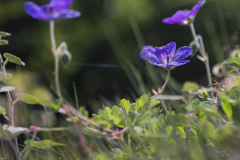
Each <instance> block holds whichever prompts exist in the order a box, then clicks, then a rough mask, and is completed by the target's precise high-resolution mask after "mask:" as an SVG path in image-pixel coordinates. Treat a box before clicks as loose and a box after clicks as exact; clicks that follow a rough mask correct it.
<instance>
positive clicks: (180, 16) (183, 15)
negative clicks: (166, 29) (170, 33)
mask: <svg viewBox="0 0 240 160" xmlns="http://www.w3.org/2000/svg"><path fill="white" fill-rule="evenodd" d="M205 2H206V1H205V0H204V1H199V2H198V3H197V4H196V5H195V6H194V7H193V8H192V10H191V11H188V10H185V11H183V10H179V11H177V12H176V13H175V14H174V15H173V16H172V17H169V18H165V19H163V23H169V24H176V23H180V24H188V23H189V22H192V21H193V20H194V18H195V16H196V14H197V12H198V11H199V9H200V8H201V7H202V6H203V5H204V3H205Z"/></svg>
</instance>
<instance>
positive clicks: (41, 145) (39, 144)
mask: <svg viewBox="0 0 240 160" xmlns="http://www.w3.org/2000/svg"><path fill="white" fill-rule="evenodd" d="M24 144H25V145H26V146H28V147H31V148H36V149H40V150H46V149H49V148H51V147H56V146H63V147H66V146H67V145H65V144H61V143H57V142H53V141H51V140H43V141H32V140H26V141H25V142H24Z"/></svg>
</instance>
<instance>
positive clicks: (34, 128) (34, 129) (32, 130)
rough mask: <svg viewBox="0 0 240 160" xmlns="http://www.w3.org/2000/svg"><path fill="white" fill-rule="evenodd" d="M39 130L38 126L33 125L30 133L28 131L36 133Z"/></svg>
mask: <svg viewBox="0 0 240 160" xmlns="http://www.w3.org/2000/svg"><path fill="white" fill-rule="evenodd" d="M37 129H38V127H37V126H34V125H31V126H30V127H29V131H28V132H29V133H32V132H35V131H36V130H37Z"/></svg>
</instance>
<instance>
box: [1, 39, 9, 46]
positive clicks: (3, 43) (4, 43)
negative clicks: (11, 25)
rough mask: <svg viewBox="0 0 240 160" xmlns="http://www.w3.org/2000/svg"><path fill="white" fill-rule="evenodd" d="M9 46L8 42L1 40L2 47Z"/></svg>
mask: <svg viewBox="0 0 240 160" xmlns="http://www.w3.org/2000/svg"><path fill="white" fill-rule="evenodd" d="M7 44H8V41H7V40H0V46H2V45H7Z"/></svg>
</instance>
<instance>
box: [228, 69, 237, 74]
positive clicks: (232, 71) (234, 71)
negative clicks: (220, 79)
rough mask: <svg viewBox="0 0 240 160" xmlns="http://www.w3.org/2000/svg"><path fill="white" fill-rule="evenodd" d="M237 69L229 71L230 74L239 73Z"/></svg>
mask: <svg viewBox="0 0 240 160" xmlns="http://www.w3.org/2000/svg"><path fill="white" fill-rule="evenodd" d="M237 73H238V72H237V69H232V70H230V71H229V72H228V75H232V74H237Z"/></svg>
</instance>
